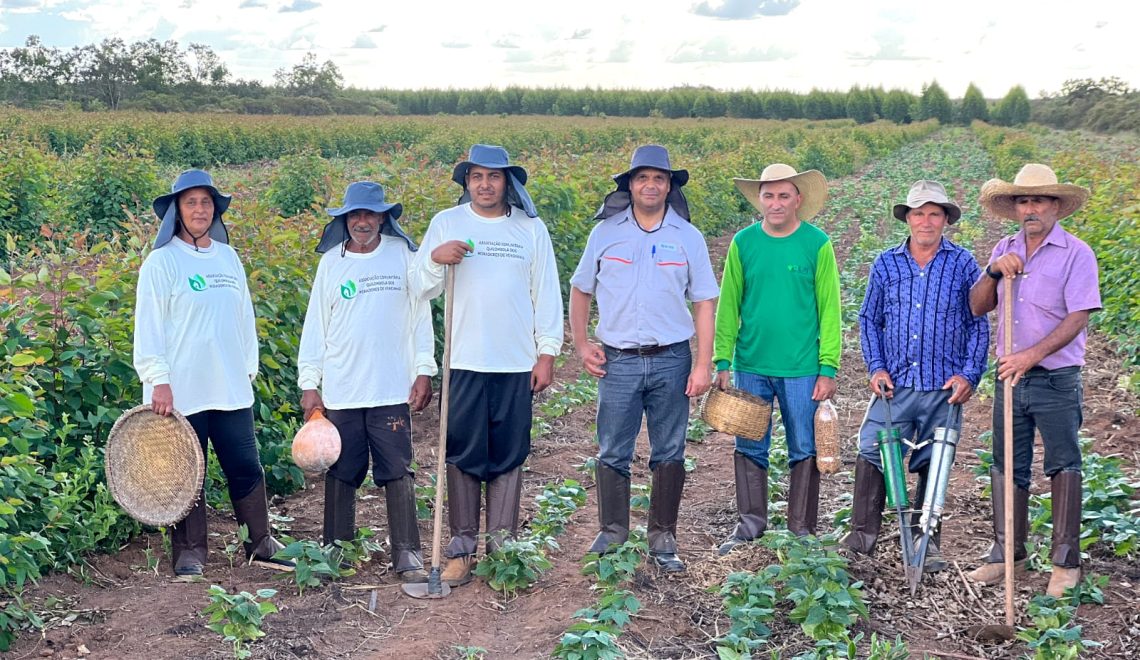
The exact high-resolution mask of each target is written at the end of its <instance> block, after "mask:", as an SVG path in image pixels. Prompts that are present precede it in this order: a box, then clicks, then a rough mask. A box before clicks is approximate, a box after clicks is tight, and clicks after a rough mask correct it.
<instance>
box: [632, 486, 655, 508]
mask: <svg viewBox="0 0 1140 660" xmlns="http://www.w3.org/2000/svg"><path fill="white" fill-rule="evenodd" d="M650 488H651V486H650V485H649V484H633V485H631V486H630V491H631V492H632V493H633V494H632V495H630V496H629V508H631V509H633V510H634V511H648V510H649V496H650V492H649V491H650Z"/></svg>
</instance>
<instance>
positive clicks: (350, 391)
mask: <svg viewBox="0 0 1140 660" xmlns="http://www.w3.org/2000/svg"><path fill="white" fill-rule="evenodd" d="M402 211H403V206H402V205H401V204H393V203H387V202H385V201H384V189H383V188H382V187H380V185H378V184H376V183H372V182H371V181H357V182H355V183H352V184H349V186H348V188H347V189H346V190H345V192H344V204H343V205H342V206H341V207H340V208H336V209H329V210H328V213H329V215H331V216H333V219H332V221H331V222H329V223H328V224H327V225H326V226H325V229H324V232H323V234H322V236H321V241H320V244H319V245H318V246H317V252H319V253H322V254H324V256H323V257H321V261H320V265H319V266H318V267H317V276H316V279H315V280H314V282H313V289H312V292H311V294H310V297H309V308H308V311H307V312H306V314H305V327H304V330H303V331H302V333H301V347H300V355H299V357H298V360H297V364H298V381H299V384H300V387H301V391H302V396H301V407H302V409H303V410H304V415H305V419H308V418H309V415H311V414H312V412H313V411H314V410H316V409H318V408H321V409H326V415H327V417H328V418H329V421H331V422H332V423H333V424H334V425H335V426H336V428H337V431H338V432H339V433H340V436H341V453H340V458H339V459H338V460H337V462H336V463H334V464H333V465H332V467H330V468H329V471H328V474H327V475H326V476H325V516H324V543H325V544H330V543H333V542H334V541H337V540H343V541H351V540H353V539H354V538H355V535H356V527H355V525H356V515H355V505H356V489H357V488H359V487H360V485H361V484H363V483H364V479H365V476H366V475H367V473H368V457H369V454H371V456H372V479H373V481H374V482H375V483H376V485H377V486H380V487H383V488H384V494H385V498H386V500H387V505H388V528H389V529H388V536H389V539H390V540H391V544H392V552H391V558H392V565H393V570H395V572H396V574H397V575H398V576H399V577H400V579H401V580H402V581H403V582H423V581H425V580H426V579H427V575H426V574H425V573H424V570H423V558H422V556H421V553H420V535H419V529H418V527H417V526H416V497H415V481H414V473H413V472H412V469H411V463H412V431H411V411H413V410H415V411H419V410H422V409H423V408H424V407H425V406H427V404H428V402H429V401H430V400H431V376H432V375H434V374H435V371H436V369H435V358H434V355H433V351H434V341H433V337H432V327H431V314H430V309H429V308H430V305H429V304H428V303H427V302H425V301H421V300H420V299H419V298H418V297H417V296H413V295H412V294H411V292H410V291H409V288H408V286H407V280H408V277H407V274H408V267H409V265H410V264H411V261H412V255H413V253H414V251H415V249H416V246H415V244H414V243H413V242H412V240H411V239H410V238H408V236H407V235H406V234H404V232H403V231H401V230H400V227H399V225H398V224H396V220H397V219H398V218H399V217H400V215H401V213H402ZM318 387H320V388H321V390H320V391H318V389H317V388H318Z"/></svg>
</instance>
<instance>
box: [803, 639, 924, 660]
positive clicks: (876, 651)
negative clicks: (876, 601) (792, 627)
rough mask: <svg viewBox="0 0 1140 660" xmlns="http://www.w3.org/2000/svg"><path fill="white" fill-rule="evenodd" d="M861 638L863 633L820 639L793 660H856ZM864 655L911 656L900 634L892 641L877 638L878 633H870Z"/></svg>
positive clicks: (882, 659)
mask: <svg viewBox="0 0 1140 660" xmlns="http://www.w3.org/2000/svg"><path fill="white" fill-rule="evenodd" d="M862 639H863V633H858V634H857V635H855V636H854V637H849V636H847V635H846V634H845V635H842V636H841V637H840V638H839V639H838V640H830V639H821V640H819V641H818V642H816V645H815V648H813V649H811V650H810V651H807V652H806V653H801V654H800V655H797V656H796V657H795V660H856V659H857V658H860V657H862V656H860V655H859V652H858V645H859V642H860V641H861V640H862ZM865 657H866V658H867V660H907V659H908V658H910V657H911V655H910V647H909V646H908V645H907V643H906V642H905V641H903V638H902V635H899V636H897V637H895V639H894V640H893V641H892V640H889V639H879V636H878V635H876V634H875V633H871V646H870V648H869V649H867V653H866V656H865Z"/></svg>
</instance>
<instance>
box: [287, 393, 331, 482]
mask: <svg viewBox="0 0 1140 660" xmlns="http://www.w3.org/2000/svg"><path fill="white" fill-rule="evenodd" d="M338 458H340V433H339V432H337V430H336V426H333V423H332V422H330V421H329V420H327V419H325V416H324V415H322V414H321V411H320V409H319V408H318V409H317V410H314V411H313V414H312V415H311V416H310V417H309V421H308V422H305V425H304V426H302V427H301V430H300V431H297V435H296V436H294V437H293V462H294V463H296V464H297V467H299V468H301V469H302V470H304V471H305V472H315V473H317V474H320V473H322V472H324V471H326V470H328V469H329V466H331V465H332V464H333V463H336V461H337V459H338Z"/></svg>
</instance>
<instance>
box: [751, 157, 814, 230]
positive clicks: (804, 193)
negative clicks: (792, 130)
mask: <svg viewBox="0 0 1140 660" xmlns="http://www.w3.org/2000/svg"><path fill="white" fill-rule="evenodd" d="M777 181H790V182H791V183H792V185H794V186H795V187H796V190H798V191H800V207H799V208H798V209H797V210H796V217H797V218H799V219H800V220H811V219H812V218H814V217H815V216H816V214H818V213H819V212H820V211H822V210H823V205H824V203H825V202H826V201H827V179H826V178H825V177H824V176H823V172H820V171H819V170H808V171H806V172H797V171H796V170H795V168H793V167H792V166H791V165H785V164H783V163H773V164H772V165H769V166H768V167H765V168H764V171H763V172H761V173H760V178H759V179H733V180H732V182H733V183H735V184H736V188H737V190H739V191H740V192H741V194H743V195H744V197H745V198H746V199H747V200H748V202H749V203H750V204H752V206H754V207H756V210H757V211H760V212H761V213H763V212H764V209H763V208H761V207H760V186H762V185H763V184H765V183H775V182H777Z"/></svg>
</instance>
